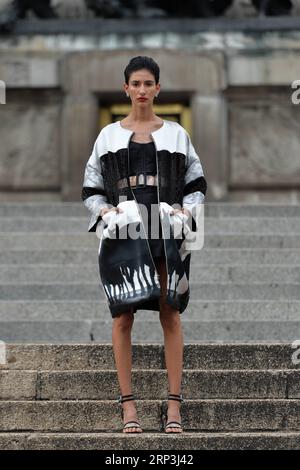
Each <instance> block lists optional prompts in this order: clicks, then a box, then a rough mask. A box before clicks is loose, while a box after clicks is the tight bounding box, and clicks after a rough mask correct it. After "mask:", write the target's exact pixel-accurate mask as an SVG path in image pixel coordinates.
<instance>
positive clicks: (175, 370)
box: [157, 257, 183, 432]
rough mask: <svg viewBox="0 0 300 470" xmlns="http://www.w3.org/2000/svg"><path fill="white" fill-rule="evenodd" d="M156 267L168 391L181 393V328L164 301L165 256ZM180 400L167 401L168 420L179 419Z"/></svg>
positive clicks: (176, 312)
mask: <svg viewBox="0 0 300 470" xmlns="http://www.w3.org/2000/svg"><path fill="white" fill-rule="evenodd" d="M157 269H158V272H159V277H160V286H161V298H160V301H159V305H160V322H161V325H162V328H163V332H164V346H165V361H166V367H167V371H168V382H169V393H175V394H180V393H181V378H182V367H183V333H182V328H181V320H180V313H179V311H178V310H174V308H172V307H171V306H170V305H169V304H167V303H166V301H165V296H166V285H167V271H166V261H165V258H164V257H163V258H160V259H159V260H158V261H157ZM179 406H180V402H178V401H175V400H169V402H168V421H173V420H175V421H179V422H180V413H179ZM167 432H182V430H181V429H180V428H178V429H176V428H173V429H167Z"/></svg>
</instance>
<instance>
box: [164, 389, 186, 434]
mask: <svg viewBox="0 0 300 470" xmlns="http://www.w3.org/2000/svg"><path fill="white" fill-rule="evenodd" d="M168 400H176V401H180V402H181V403H182V402H183V401H184V400H183V397H182V394H180V395H176V394H175V393H169V396H168ZM170 428H180V429H182V425H181V423H179V421H169V422H167V415H165V422H164V431H165V433H166V434H181V433H182V431H183V430H182V431H181V432H180V433H175V432H174V433H169V432H166V429H170Z"/></svg>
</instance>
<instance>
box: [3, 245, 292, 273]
mask: <svg viewBox="0 0 300 470" xmlns="http://www.w3.org/2000/svg"><path fill="white" fill-rule="evenodd" d="M3 264H43V265H45V264H46V265H49V264H54V265H58V264H63V265H65V264H80V266H83V265H87V264H92V265H98V248H97V249H91V250H89V249H81V250H78V249H74V250H72V249H65V250H26V249H25V250H24V249H23V250H2V251H0V265H3ZM197 264H199V265H203V264H222V265H224V264H235V265H242V264H246V265H247V266H248V265H249V264H260V265H263V264H267V265H269V264H273V265H278V264H283V265H296V266H297V265H299V264H300V249H289V248H280V249H276V248H275V249H266V248H262V249H259V248H258V249H251V248H244V249H243V248H240V249H235V248H203V249H202V250H200V251H199V250H195V251H192V252H191V271H192V269H194V266H196V265H197Z"/></svg>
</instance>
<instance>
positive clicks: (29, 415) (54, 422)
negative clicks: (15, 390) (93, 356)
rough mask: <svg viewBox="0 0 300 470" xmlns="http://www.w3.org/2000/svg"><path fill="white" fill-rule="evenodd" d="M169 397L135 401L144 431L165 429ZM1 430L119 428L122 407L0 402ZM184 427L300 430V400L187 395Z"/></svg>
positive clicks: (94, 403)
mask: <svg viewBox="0 0 300 470" xmlns="http://www.w3.org/2000/svg"><path fill="white" fill-rule="evenodd" d="M166 407H167V401H166V400H164V401H161V400H139V399H137V400H136V409H137V413H138V415H139V416H141V417H142V422H141V424H142V426H143V429H145V430H146V431H156V432H157V431H159V430H161V428H162V414H163V413H165V412H166ZM0 415H1V416H2V419H1V423H0V431H1V432H8V431H10V432H13V431H43V432H47V431H52V432H53V431H59V432H97V431H103V432H104V431H119V430H120V426H121V423H122V420H121V407H120V405H118V403H117V402H116V400H113V401H108V400H93V401H91V400H64V401H55V400H53V401H52V400H45V401H42V400H41V401H38V400H35V401H16V400H15V401H13V400H3V401H0ZM181 416H182V424H183V427H184V428H185V429H186V431H198V432H199V431H244V432H245V431H259V430H268V431H270V430H273V431H300V400H297V399H276V400H274V399H247V400H244V399H233V400H230V399H226V400H222V399H211V400H203V399H191V400H190V399H186V400H185V401H184V403H182V404H181Z"/></svg>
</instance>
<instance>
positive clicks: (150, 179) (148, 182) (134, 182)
mask: <svg viewBox="0 0 300 470" xmlns="http://www.w3.org/2000/svg"><path fill="white" fill-rule="evenodd" d="M129 181H130V186H131V187H144V186H157V174H156V175H147V174H146V173H139V174H137V175H133V176H129ZM127 187H129V186H128V181H127V178H122V179H120V180H119V181H118V188H119V189H122V188H127Z"/></svg>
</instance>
